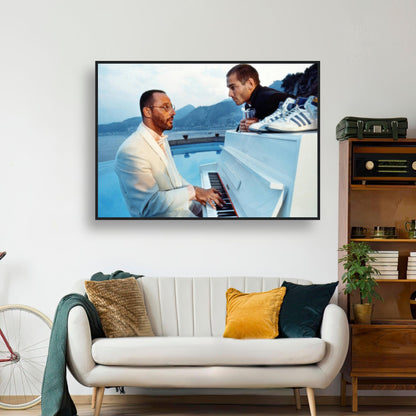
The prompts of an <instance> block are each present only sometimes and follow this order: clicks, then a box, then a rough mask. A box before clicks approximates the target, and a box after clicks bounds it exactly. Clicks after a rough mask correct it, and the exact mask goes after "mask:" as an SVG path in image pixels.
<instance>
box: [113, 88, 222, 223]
mask: <svg viewBox="0 0 416 416" xmlns="http://www.w3.org/2000/svg"><path fill="white" fill-rule="evenodd" d="M140 111H141V115H142V120H143V121H142V123H141V124H140V125H139V127H138V129H137V130H136V131H135V132H134V133H133V134H132V135H131V136H129V137H128V138H127V139H126V140H125V141H124V142H123V143H122V145H121V146H120V148H119V150H118V152H117V155H116V165H115V170H116V173H117V175H118V179H119V182H120V187H121V191H122V194H123V197H124V199H125V201H126V204H127V207H128V209H129V211H130V214H131V216H132V217H196V216H200V215H201V214H200V213H201V204H202V205H206V204H209V205H211V206H212V207H213V208H214V207H215V206H216V205H219V206H220V207H221V206H222V204H223V200H222V198H221V196H220V194H219V192H218V191H217V190H215V189H214V188H211V189H203V188H200V187H198V186H192V185H191V184H189V183H188V182H187V181H186V180H185V179H184V178H183V177H182V176H181V175H180V173H179V172H178V170H177V168H176V165H175V162H174V160H173V157H172V153H171V151H170V146H169V143H168V140H167V136H166V135H164V134H163V132H164V131H165V130H171V129H172V126H173V118H174V116H175V114H176V113H175V107H174V106H173V105H172V103H171V101H170V99H169V97H168V96H167V95H166V93H165V92H164V91H161V90H150V91H146V92H145V93H143V95H142V96H141V98H140Z"/></svg>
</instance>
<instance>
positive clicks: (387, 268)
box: [370, 250, 416, 279]
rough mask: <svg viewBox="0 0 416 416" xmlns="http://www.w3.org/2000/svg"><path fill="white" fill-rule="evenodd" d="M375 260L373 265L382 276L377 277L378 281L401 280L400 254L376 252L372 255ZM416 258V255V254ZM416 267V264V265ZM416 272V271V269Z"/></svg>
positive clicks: (394, 251)
mask: <svg viewBox="0 0 416 416" xmlns="http://www.w3.org/2000/svg"><path fill="white" fill-rule="evenodd" d="M370 256H371V257H372V258H373V259H374V262H373V263H371V265H372V266H373V267H374V268H375V269H377V270H378V271H379V272H380V274H379V275H375V276H374V277H375V278H376V279H398V278H399V270H398V266H399V252H398V251H396V250H393V251H375V252H374V253H372V254H370ZM415 256H416V254H415ZM415 260H416V257H415ZM415 266H416V263H415ZM415 271H416V269H415Z"/></svg>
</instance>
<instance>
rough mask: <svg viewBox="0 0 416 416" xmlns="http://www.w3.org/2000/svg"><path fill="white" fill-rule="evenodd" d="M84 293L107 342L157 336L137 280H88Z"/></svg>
mask: <svg viewBox="0 0 416 416" xmlns="http://www.w3.org/2000/svg"><path fill="white" fill-rule="evenodd" d="M85 289H86V291H87V295H88V298H89V300H90V301H91V302H92V303H93V305H94V306H95V308H96V309H97V312H98V315H99V316H100V320H101V324H102V325H103V329H104V333H105V335H106V336H107V337H108V338H116V337H134V336H141V337H152V336H154V334H153V330H152V326H151V325H150V321H149V318H148V316H147V312H146V306H145V304H144V301H143V294H142V291H141V289H140V286H139V284H138V283H137V280H136V279H135V278H134V277H128V278H126V279H111V280H104V281H100V282H95V281H91V280H87V281H86V282H85Z"/></svg>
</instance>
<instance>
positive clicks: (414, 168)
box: [412, 162, 416, 170]
mask: <svg viewBox="0 0 416 416" xmlns="http://www.w3.org/2000/svg"><path fill="white" fill-rule="evenodd" d="M412 169H413V170H416V162H413V163H412Z"/></svg>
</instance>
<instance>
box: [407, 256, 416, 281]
mask: <svg viewBox="0 0 416 416" xmlns="http://www.w3.org/2000/svg"><path fill="white" fill-rule="evenodd" d="M406 277H407V278H408V279H416V251H411V252H410V256H409V257H408V259H407V274H406Z"/></svg>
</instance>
